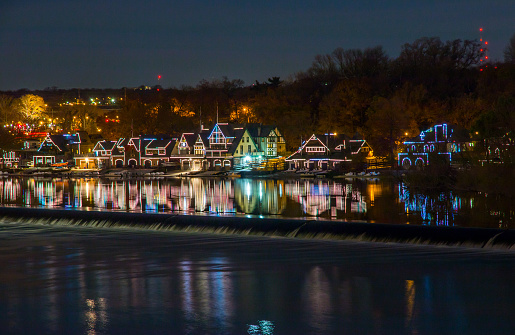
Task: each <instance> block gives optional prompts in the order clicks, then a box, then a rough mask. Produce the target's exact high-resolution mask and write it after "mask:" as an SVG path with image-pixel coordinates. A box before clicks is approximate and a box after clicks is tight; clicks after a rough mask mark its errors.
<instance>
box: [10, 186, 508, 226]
mask: <svg viewBox="0 0 515 335" xmlns="http://www.w3.org/2000/svg"><path fill="white" fill-rule="evenodd" d="M0 204H2V205H4V206H18V207H24V206H28V207H41V208H63V209H85V210H102V211H105V210H109V211H113V210H114V211H124V212H145V213H181V214H196V215H213V214H214V215H216V214H224V215H254V216H262V217H284V218H306V217H307V218H312V219H331V220H347V221H350V220H357V221H366V222H371V223H393V224H417V225H421V224H423V225H443V226H461V227H484V228H514V227H515V222H514V221H515V204H513V202H512V201H511V199H507V198H502V197H494V196H491V195H490V196H489V195H488V194H477V193H462V194H459V193H453V192H450V191H449V192H443V193H436V194H417V193H411V192H410V191H409V190H407V189H405V188H404V187H403V185H402V184H399V183H397V182H395V181H392V180H389V179H371V178H368V179H339V180H316V179H315V180H314V179H290V180H271V179H201V178H184V179H166V180H165V179H162V180H159V179H139V180H107V179H97V178H90V179H52V178H48V179H44V178H39V179H38V178H20V179H17V178H4V179H3V181H2V183H1V184H0Z"/></svg>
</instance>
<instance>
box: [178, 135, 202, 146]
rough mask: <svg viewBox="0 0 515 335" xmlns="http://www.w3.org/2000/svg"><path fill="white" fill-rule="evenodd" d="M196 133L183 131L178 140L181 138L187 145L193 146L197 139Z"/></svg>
mask: <svg viewBox="0 0 515 335" xmlns="http://www.w3.org/2000/svg"><path fill="white" fill-rule="evenodd" d="M197 138H198V135H197V134H194V133H183V134H182V136H181V139H180V141H181V142H182V141H183V140H184V141H185V142H186V143H187V144H188V147H190V148H193V146H194V145H195V142H196V141H197Z"/></svg>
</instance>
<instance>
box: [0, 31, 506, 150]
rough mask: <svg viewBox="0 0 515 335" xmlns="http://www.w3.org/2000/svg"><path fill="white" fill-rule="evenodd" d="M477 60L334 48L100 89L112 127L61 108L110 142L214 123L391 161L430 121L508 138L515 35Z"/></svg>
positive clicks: (428, 51)
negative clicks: (188, 79)
mask: <svg viewBox="0 0 515 335" xmlns="http://www.w3.org/2000/svg"><path fill="white" fill-rule="evenodd" d="M486 55H487V50H486V49H485V48H484V45H482V44H481V43H480V42H478V41H471V40H459V39H457V40H452V41H441V40H440V39H439V38H437V37H432V38H420V39H417V40H416V41H414V42H412V43H406V44H404V45H403V46H402V48H401V52H400V54H399V56H398V57H396V58H391V57H389V56H388V55H387V54H386V52H385V51H384V49H383V48H382V47H380V46H377V47H371V48H366V49H343V48H337V49H335V50H334V51H333V52H331V53H329V54H321V55H317V56H316V57H315V59H314V60H313V63H312V65H311V66H310V67H309V68H308V69H307V70H304V71H300V72H298V73H296V74H295V75H293V76H291V78H288V79H281V78H279V77H270V78H269V79H268V80H267V81H265V82H258V81H256V82H255V83H254V84H252V85H245V84H244V82H243V81H242V80H239V79H229V78H226V77H224V78H222V79H218V80H212V81H201V82H200V83H199V84H198V85H196V86H194V87H193V86H184V87H181V88H170V89H162V88H161V87H153V88H152V89H150V90H146V89H141V88H140V89H120V90H109V94H111V95H113V94H117V96H118V98H120V101H121V102H120V103H119V106H120V108H121V110H120V111H119V112H117V116H118V118H119V121H118V122H105V121H106V119H107V120H108V121H109V120H110V119H109V115H108V113H106V112H104V111H102V110H98V109H97V110H94V108H93V109H92V110H90V109H88V110H85V109H84V108H83V111H82V114H81V112H80V111H79V110H78V109H79V107H75V109H74V108H73V107H69V106H68V107H66V108H68V109H69V110H70V112H69V117H71V116H72V115H73V116H76V119H77V116H79V115H81V120H83V121H84V122H82V123H81V124H79V125H82V127H85V126H86V125H87V122H86V121H85V120H86V116H87V117H88V119H89V120H90V123H91V120H95V122H96V124H94V125H93V124H90V129H89V130H90V131H95V129H97V130H99V131H101V132H102V134H103V135H104V137H105V138H111V139H114V138H118V137H126V136H129V135H130V134H134V135H140V134H179V133H182V132H186V131H197V130H199V129H200V127H201V125H205V126H211V125H212V124H214V123H215V122H217V121H219V122H237V123H251V122H261V123H263V124H275V125H277V126H278V127H279V129H280V130H281V131H282V132H283V135H284V137H285V138H286V141H287V144H288V146H289V147H290V149H292V150H293V149H296V148H297V147H298V146H299V145H300V144H301V140H302V139H306V138H307V137H308V136H309V135H311V134H312V133H322V134H323V133H345V134H347V135H350V136H352V135H353V134H354V133H356V132H359V133H361V134H362V135H364V136H365V137H366V138H367V139H368V141H369V142H370V143H371V145H372V146H373V148H374V150H375V152H376V153H377V154H379V155H391V156H393V155H394V153H395V150H396V148H397V146H398V144H399V143H400V142H402V141H403V140H405V139H407V138H411V137H414V136H416V135H418V134H419V133H420V131H421V130H424V129H427V128H428V127H430V126H431V125H433V124H435V123H439V122H448V123H451V124H454V125H457V126H460V127H462V128H465V129H467V130H470V131H472V132H473V133H474V134H476V133H477V136H479V138H487V137H491V136H502V135H504V134H509V135H508V136H513V129H515V112H514V111H515V35H514V36H513V37H512V38H511V40H510V41H509V43H508V46H507V47H506V49H505V52H504V62H496V63H494V62H490V61H489V60H488V59H486ZM85 91H86V90H82V93H81V95H82V96H86V94H87V93H85ZM91 91H92V92H93V91H94V90H91ZM100 91H101V90H100ZM56 92H57V93H56ZM73 92H74V90H68V91H66V90H57V89H56V88H51V89H47V90H44V91H39V92H37V94H38V95H40V96H43V97H45V96H48V97H49V98H48V99H47V98H45V101H47V103H48V104H49V105H50V106H51V108H54V109H56V110H58V109H63V107H59V108H57V107H55V106H57V103H56V101H50V100H52V99H53V98H51V97H54V98H55V97H56V96H57V97H60V99H61V100H62V97H63V96H64V95H67V97H68V96H69V95H71V96H73V95H74V93H73ZM96 92H97V93H98V92H99V90H97V91H96ZM32 93H34V94H36V93H35V92H32ZM13 95H15V94H13V93H12V92H11V94H9V93H8V94H4V95H3V96H2V99H0V109H1V110H0V113H1V114H2V117H4V121H5V120H6V117H7V114H8V113H9V112H8V111H9V109H8V108H7V109H6V107H5V106H6V105H7V104H6V103H5V101H6V100H8V97H11V98H12V99H22V98H23V97H25V95H23V96H21V97H19V98H13ZM18 95H19V93H18ZM6 97H7V98H6ZM11 102H12V101H11ZM15 106H20V105H19V104H15ZM52 106H54V107H52ZM88 108H92V107H88ZM20 110H22V109H20ZM6 111H7V112H6ZM40 112H41V113H43V114H44V113H45V112H46V113H48V109H47V110H41V109H37V110H36V109H33V110H28V109H25V110H24V112H23V113H20V114H19V116H20V119H21V118H22V116H23V117H25V119H28V120H29V121H34V120H35V118H37V117H40V116H41V115H42V114H39V115H38V113H40ZM106 117H107V118H106Z"/></svg>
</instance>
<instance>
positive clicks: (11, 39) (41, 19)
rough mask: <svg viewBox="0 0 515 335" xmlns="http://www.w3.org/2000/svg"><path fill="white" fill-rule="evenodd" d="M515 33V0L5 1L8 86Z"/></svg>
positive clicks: (234, 73)
mask: <svg viewBox="0 0 515 335" xmlns="http://www.w3.org/2000/svg"><path fill="white" fill-rule="evenodd" d="M479 27H483V28H484V32H483V37H484V39H486V40H488V41H489V45H490V48H489V50H490V51H489V55H490V59H493V60H502V51H503V49H504V48H505V47H506V45H507V44H508V41H509V38H510V37H511V36H512V35H513V34H514V33H515V1H514V0H481V1H479V0H461V1H454V0H433V1H417V0H412V1H409V0H405V1H404V0H383V1H368V0H359V1H347V0H339V1H329V0H327V1H320V0H316V1H307V0H295V1H281V0H275V1H267V0H261V1H256V0H254V1H245V0H238V1H232V0H227V1H224V0H219V1H214V0H213V1H207V0H182V1H174V0H155V1H153V0H147V1H143V0H139V1H134V0H126V1H118V0H0V90H16V89H20V88H29V89H43V88H45V87H50V86H57V87H59V88H74V87H77V88H91V87H95V88H121V87H124V86H126V87H134V86H139V85H143V84H145V85H156V84H157V83H158V81H157V75H158V74H160V75H161V76H162V78H161V80H160V82H159V83H160V84H161V85H162V86H163V87H165V88H167V87H172V86H175V87H180V86H181V85H196V84H197V83H198V82H199V81H201V80H202V79H207V80H212V79H221V78H222V77H223V76H227V77H228V78H229V79H243V80H244V81H245V83H246V84H252V83H253V82H254V81H255V80H259V81H266V79H267V78H268V77H272V76H280V77H281V78H283V79H286V78H288V77H289V76H290V75H293V74H294V73H296V72H299V71H304V70H306V69H307V68H308V67H309V66H310V65H311V63H312V61H313V59H314V57H315V55H317V54H325V53H330V52H331V51H333V50H334V49H336V48H337V47H342V48H344V49H354V48H366V47H374V46H377V45H382V46H383V47H384V49H385V50H386V51H387V53H388V55H389V56H390V57H397V56H398V54H399V51H400V48H401V46H402V44H404V43H411V42H413V41H415V40H416V39H417V38H420V37H424V36H427V37H433V36H437V37H440V38H441V39H442V40H443V41H446V40H452V39H457V38H460V39H476V38H479Z"/></svg>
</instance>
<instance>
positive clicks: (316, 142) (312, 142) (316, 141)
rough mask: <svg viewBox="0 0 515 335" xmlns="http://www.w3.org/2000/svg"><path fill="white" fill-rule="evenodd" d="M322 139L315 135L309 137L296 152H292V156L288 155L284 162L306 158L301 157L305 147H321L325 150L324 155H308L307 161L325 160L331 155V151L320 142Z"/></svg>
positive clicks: (321, 136) (320, 136)
mask: <svg viewBox="0 0 515 335" xmlns="http://www.w3.org/2000/svg"><path fill="white" fill-rule="evenodd" d="M322 138H323V135H319V136H317V135H315V134H313V135H311V137H310V138H309V139H308V140H307V141H305V142H304V143H302V146H301V147H300V148H299V149H298V150H297V151H296V152H294V153H293V154H292V155H290V156H289V157H288V158H286V160H292V159H303V158H306V157H307V156H303V154H302V152H303V151H304V149H305V148H306V147H323V148H324V150H325V154H324V153H320V154H318V155H314V154H311V155H309V159H318V158H320V159H322V158H327V157H328V155H329V154H330V153H331V150H330V149H329V148H328V147H327V146H326V145H325V144H324V143H323V142H322V141H321V139H322Z"/></svg>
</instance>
